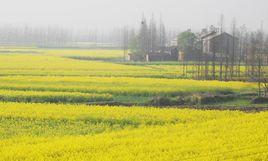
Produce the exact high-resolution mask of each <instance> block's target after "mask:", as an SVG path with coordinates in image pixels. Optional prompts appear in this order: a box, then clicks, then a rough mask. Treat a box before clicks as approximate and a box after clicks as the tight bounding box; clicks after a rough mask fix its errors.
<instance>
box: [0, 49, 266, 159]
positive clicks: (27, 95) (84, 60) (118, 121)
mask: <svg viewBox="0 0 268 161" xmlns="http://www.w3.org/2000/svg"><path fill="white" fill-rule="evenodd" d="M122 56H123V52H122V51H120V50H73V49H70V50H65V49H53V50H52V49H39V48H35V47H12V48H10V47H0V64H1V65H0V161H28V160H29V161H50V160H51V161H52V160H53V161H54V160H58V161H65V160H70V161H71V160H75V161H91V160H92V161H184V160H192V161H221V160H236V161H267V160H268V112H260V113H244V112H239V111H216V110H193V109H187V107H185V109H184V108H182V107H180V109H178V108H156V107H141V106H131V107H124V106H96V105H91V106H89V105H86V104H87V103H89V102H90V103H92V104H94V102H102V103H103V102H113V101H118V100H119V101H122V102H124V101H125V102H128V101H129V102H134V103H135V102H139V101H140V102H142V101H143V99H144V100H146V101H148V99H151V98H155V96H163V97H170V98H172V99H177V97H178V96H180V95H182V94H189V95H191V94H196V93H205V92H209V93H227V94H234V95H235V94H237V93H244V94H245V95H246V96H247V95H248V94H252V92H254V91H255V90H256V89H257V85H256V84H255V83H250V82H219V81H197V80H187V79H178V78H180V77H182V73H183V72H182V68H183V67H182V66H181V65H179V64H176V63H170V64H169V63H167V64H143V63H140V64H135V63H133V64H131V63H129V64H127V63H122V62H120V61H122ZM112 60H116V62H113V61H112ZM189 68H192V67H190V66H189ZM54 103H55V104H54ZM264 106H265V104H264Z"/></svg>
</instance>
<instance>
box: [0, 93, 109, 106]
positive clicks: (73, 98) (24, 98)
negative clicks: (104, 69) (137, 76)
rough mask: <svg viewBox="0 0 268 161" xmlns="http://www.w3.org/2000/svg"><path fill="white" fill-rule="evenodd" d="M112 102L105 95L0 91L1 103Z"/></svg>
mask: <svg viewBox="0 0 268 161" xmlns="http://www.w3.org/2000/svg"><path fill="white" fill-rule="evenodd" d="M111 100H112V96H111V95H109V94H104V93H103V94H95V93H79V92H49V91H14V90H13V91H10V90H0V101H5V102H40V103H42V102H50V103H86V102H94V101H111Z"/></svg>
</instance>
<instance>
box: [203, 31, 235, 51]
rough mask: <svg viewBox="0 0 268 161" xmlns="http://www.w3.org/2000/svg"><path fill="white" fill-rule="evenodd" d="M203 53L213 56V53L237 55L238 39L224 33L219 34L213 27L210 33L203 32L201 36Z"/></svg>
mask: <svg viewBox="0 0 268 161" xmlns="http://www.w3.org/2000/svg"><path fill="white" fill-rule="evenodd" d="M201 40H202V44H203V53H205V54H209V55H212V54H213V53H224V54H227V55H229V54H231V53H235V52H236V50H237V47H238V38H236V37H233V36H232V35H230V34H228V33H226V32H223V33H219V31H218V30H217V29H216V28H213V27H211V29H210V31H209V32H207V31H206V30H203V32H202V34H201Z"/></svg>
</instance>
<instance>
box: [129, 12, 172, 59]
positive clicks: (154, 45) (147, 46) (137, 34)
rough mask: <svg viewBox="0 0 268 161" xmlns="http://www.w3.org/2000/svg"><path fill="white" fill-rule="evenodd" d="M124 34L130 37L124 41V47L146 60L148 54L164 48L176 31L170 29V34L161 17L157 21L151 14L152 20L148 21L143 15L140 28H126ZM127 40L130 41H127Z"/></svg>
mask: <svg viewBox="0 0 268 161" xmlns="http://www.w3.org/2000/svg"><path fill="white" fill-rule="evenodd" d="M124 35H128V38H125V41H124V42H125V43H124V46H125V47H124V49H127V50H130V52H131V53H132V54H134V55H135V57H136V58H137V59H138V60H139V61H144V60H145V55H146V54H149V53H155V52H157V51H161V50H164V48H165V47H166V44H167V40H168V39H170V37H172V35H173V36H174V33H172V31H169V34H167V32H166V27H165V25H164V23H163V21H162V20H161V19H160V20H159V22H157V21H156V20H155V18H154V16H151V18H150V20H149V21H147V19H146V18H145V17H144V16H143V17H142V20H141V23H140V27H139V29H138V30H135V29H128V30H125V32H124ZM124 37H125V36H124ZM126 40H127V42H128V43H126ZM126 46H127V47H126Z"/></svg>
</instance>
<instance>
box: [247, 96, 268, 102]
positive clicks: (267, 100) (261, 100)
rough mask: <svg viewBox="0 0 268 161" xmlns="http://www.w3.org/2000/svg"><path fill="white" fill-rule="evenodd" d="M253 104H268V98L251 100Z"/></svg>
mask: <svg viewBox="0 0 268 161" xmlns="http://www.w3.org/2000/svg"><path fill="white" fill-rule="evenodd" d="M251 103H254V104H264V103H268V97H255V98H253V99H252V100H251Z"/></svg>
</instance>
